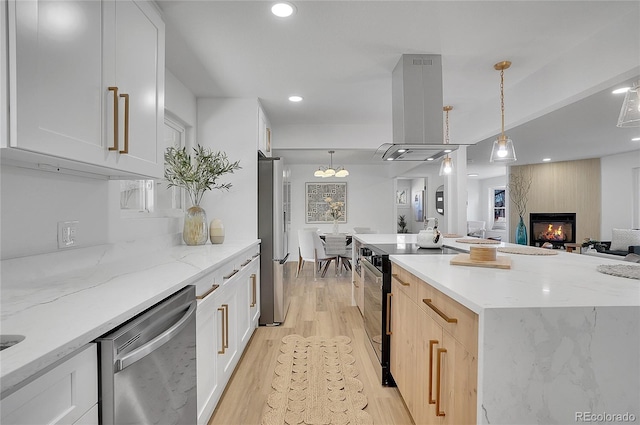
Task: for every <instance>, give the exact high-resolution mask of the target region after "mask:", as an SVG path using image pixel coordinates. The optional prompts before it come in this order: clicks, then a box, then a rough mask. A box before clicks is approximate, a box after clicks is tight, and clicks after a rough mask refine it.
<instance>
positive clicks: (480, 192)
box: [467, 175, 509, 242]
mask: <svg viewBox="0 0 640 425" xmlns="http://www.w3.org/2000/svg"><path fill="white" fill-rule="evenodd" d="M506 184H507V176H506V175H505V176H499V177H493V178H490V179H481V180H476V179H469V180H468V181H467V192H468V204H467V218H468V220H478V221H484V222H485V223H486V229H487V232H486V235H485V236H486V237H496V236H500V237H501V238H502V240H503V241H505V242H507V241H508V240H509V238H508V236H509V235H508V230H506V229H505V230H491V226H492V225H493V211H492V209H491V208H492V207H493V204H492V203H491V202H493V197H492V192H491V189H492V188H494V187H504V186H506ZM507 205H508V203H507ZM507 218H508V215H507ZM508 228H509V223H507V229H508Z"/></svg>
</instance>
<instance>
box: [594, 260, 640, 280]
mask: <svg viewBox="0 0 640 425" xmlns="http://www.w3.org/2000/svg"><path fill="white" fill-rule="evenodd" d="M596 270H598V271H599V272H600V273H604V274H609V275H611V276H618V277H626V278H629V279H638V280H640V266H635V265H631V264H629V265H627V264H615V265H611V264H601V265H599V266H598V267H597V268H596Z"/></svg>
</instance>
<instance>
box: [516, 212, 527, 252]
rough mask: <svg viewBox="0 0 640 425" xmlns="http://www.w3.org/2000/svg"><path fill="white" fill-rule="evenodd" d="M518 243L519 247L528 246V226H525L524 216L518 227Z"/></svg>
mask: <svg viewBox="0 0 640 425" xmlns="http://www.w3.org/2000/svg"><path fill="white" fill-rule="evenodd" d="M516 243H517V244H518V245H527V226H525V225H524V221H523V220H522V216H520V221H518V225H517V226H516Z"/></svg>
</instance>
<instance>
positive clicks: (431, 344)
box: [429, 339, 438, 404]
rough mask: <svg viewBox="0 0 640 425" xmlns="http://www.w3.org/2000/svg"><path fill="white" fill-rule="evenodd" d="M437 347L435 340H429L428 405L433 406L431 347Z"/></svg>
mask: <svg viewBox="0 0 640 425" xmlns="http://www.w3.org/2000/svg"><path fill="white" fill-rule="evenodd" d="M434 345H438V340H437V339H430V340H429V404H435V403H436V401H435V399H434V398H433V346H434Z"/></svg>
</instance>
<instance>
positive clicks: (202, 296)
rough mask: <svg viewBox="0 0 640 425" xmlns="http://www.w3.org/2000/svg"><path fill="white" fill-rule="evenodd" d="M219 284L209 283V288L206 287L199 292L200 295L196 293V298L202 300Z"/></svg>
mask: <svg viewBox="0 0 640 425" xmlns="http://www.w3.org/2000/svg"><path fill="white" fill-rule="evenodd" d="M219 286H220V285H215V284H213V285H211V288H209V289H207V290H206V291H205V292H204V293H202V294H200V295H196V300H203V299H205V298H207V296H208V295H209V294H210V293H212V292H213V291H215V290H216V289H218V287H219Z"/></svg>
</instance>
